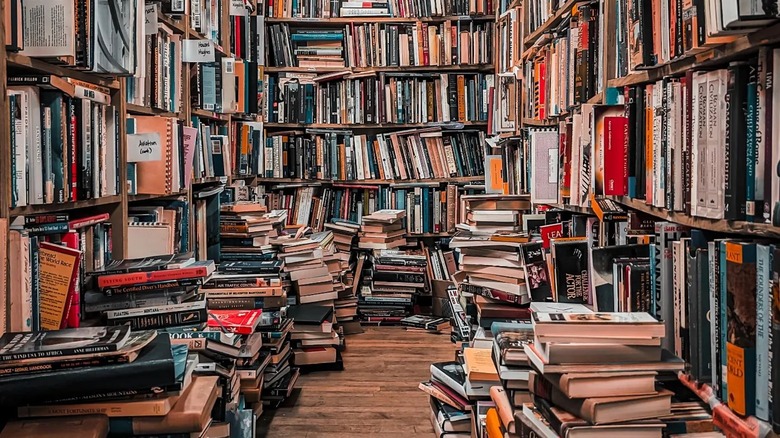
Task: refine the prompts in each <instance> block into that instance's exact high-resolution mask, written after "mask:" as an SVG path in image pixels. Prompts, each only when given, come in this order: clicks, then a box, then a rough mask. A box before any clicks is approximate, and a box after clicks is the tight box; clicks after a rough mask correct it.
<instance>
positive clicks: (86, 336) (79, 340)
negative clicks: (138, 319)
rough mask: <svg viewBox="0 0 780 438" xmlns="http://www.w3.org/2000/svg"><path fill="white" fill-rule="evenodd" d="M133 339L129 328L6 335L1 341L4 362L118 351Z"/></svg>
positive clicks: (0, 350)
mask: <svg viewBox="0 0 780 438" xmlns="http://www.w3.org/2000/svg"><path fill="white" fill-rule="evenodd" d="M129 336H130V328H129V327H127V326H117V327H85V328H74V329H64V330H56V331H45V332H32V333H6V334H4V335H3V336H2V337H0V362H5V361H15V360H22V359H38V358H45V357H51V358H56V357H62V356H75V355H88V354H93V353H107V352H111V351H117V350H119V349H120V348H122V346H123V345H124V344H125V342H127V338H128V337H129Z"/></svg>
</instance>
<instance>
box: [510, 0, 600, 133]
mask: <svg viewBox="0 0 780 438" xmlns="http://www.w3.org/2000/svg"><path fill="white" fill-rule="evenodd" d="M599 18H600V15H599V11H598V8H596V7H595V6H592V5H587V4H578V5H576V6H573V9H572V11H571V13H570V16H568V18H567V20H566V21H565V22H564V24H563V25H561V26H560V28H559V30H558V31H556V32H555V33H554V34H553V37H552V39H551V40H550V41H549V42H546V43H545V44H543V45H542V46H541V47H539V48H538V49H537V51H536V53H535V54H534V55H533V56H532V57H529V58H528V59H527V60H526V61H525V62H524V63H523V69H524V76H525V78H526V83H525V84H524V94H525V99H526V100H525V101H526V102H527V104H526V105H525V108H524V109H523V117H526V118H532V119H537V120H544V119H546V118H548V117H551V116H556V115H559V114H561V113H563V112H567V111H569V109H570V108H572V107H574V106H576V105H580V104H583V103H585V102H587V101H588V100H589V99H590V98H592V97H593V96H595V95H596V93H598V92H599V91H600V90H601V89H602V88H603V86H604V84H602V83H601V82H600V79H601V73H600V71H601V70H600V69H603V68H604V67H603V66H602V58H601V56H600V50H601V48H600V46H599V45H600V39H599V38H597V35H599V34H598V30H599V29H598V27H597V21H598V20H599Z"/></svg>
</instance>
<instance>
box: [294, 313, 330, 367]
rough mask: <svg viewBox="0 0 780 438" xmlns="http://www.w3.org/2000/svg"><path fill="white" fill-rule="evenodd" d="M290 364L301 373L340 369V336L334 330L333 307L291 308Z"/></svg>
mask: <svg viewBox="0 0 780 438" xmlns="http://www.w3.org/2000/svg"><path fill="white" fill-rule="evenodd" d="M289 316H290V318H291V319H292V320H293V329H292V343H293V362H294V363H295V366H298V367H301V368H302V369H303V370H306V371H310V370H341V369H343V368H344V364H343V362H342V360H341V354H340V353H339V346H340V345H341V341H340V337H339V335H338V333H336V331H335V330H334V328H333V327H334V322H335V318H334V312H333V306H323V305H317V304H301V305H298V306H291V307H290V312H289Z"/></svg>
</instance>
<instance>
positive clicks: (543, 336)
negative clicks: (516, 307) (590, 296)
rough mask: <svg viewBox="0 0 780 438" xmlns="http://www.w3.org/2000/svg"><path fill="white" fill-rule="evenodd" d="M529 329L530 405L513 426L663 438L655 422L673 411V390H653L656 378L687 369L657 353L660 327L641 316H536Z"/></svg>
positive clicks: (549, 432)
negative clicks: (530, 332) (662, 374)
mask: <svg viewBox="0 0 780 438" xmlns="http://www.w3.org/2000/svg"><path fill="white" fill-rule="evenodd" d="M533 327H534V342H533V344H528V345H526V346H525V352H526V354H527V355H528V359H529V361H530V363H531V365H532V367H533V369H534V371H532V372H531V374H530V377H529V389H530V391H531V393H532V396H533V403H527V404H525V405H524V406H523V409H522V411H521V412H518V413H517V418H518V419H519V420H520V423H522V425H521V426H519V427H518V429H519V428H522V429H523V430H524V431H526V432H525V433H528V432H530V431H535V432H536V433H540V432H539V431H542V432H541V434H542V436H555V434H560V435H562V436H564V435H566V433H567V431H568V432H569V433H571V432H573V431H575V430H582V431H586V430H587V431H590V432H591V433H596V432H597V433H598V434H599V436H615V437H618V436H621V437H622V436H631V435H634V434H637V433H643V434H647V436H659V437H660V436H661V430H662V429H663V428H664V423H663V422H661V421H659V418H661V417H666V416H669V415H670V414H671V405H672V400H671V399H672V392H671V391H668V390H666V389H661V390H658V389H657V384H658V382H657V381H656V380H657V379H656V378H657V375H658V373H659V372H679V371H682V370H683V369H684V368H685V363H684V362H683V361H682V360H681V359H679V358H677V357H676V356H674V355H673V354H671V353H669V352H668V351H666V350H664V349H662V348H661V340H662V338H663V337H664V334H665V328H664V323H663V322H659V321H657V320H655V319H654V318H653V317H652V316H650V315H649V314H647V313H639V312H637V313H542V312H539V313H534V315H533ZM594 347H595V348H594ZM503 425H504V426H505V425H506V423H503Z"/></svg>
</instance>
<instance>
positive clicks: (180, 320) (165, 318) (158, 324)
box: [111, 308, 207, 330]
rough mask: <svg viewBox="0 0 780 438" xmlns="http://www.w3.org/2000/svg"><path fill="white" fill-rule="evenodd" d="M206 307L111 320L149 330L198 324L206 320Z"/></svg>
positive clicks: (136, 328)
mask: <svg viewBox="0 0 780 438" xmlns="http://www.w3.org/2000/svg"><path fill="white" fill-rule="evenodd" d="M206 319H207V315H206V309H205V308H203V309H196V310H182V311H179V312H171V313H157V314H153V315H138V316H128V317H121V318H116V319H113V320H111V323H112V324H115V325H129V326H130V327H131V328H132V329H133V330H148V329H155V328H164V327H171V326H176V325H184V324H196V323H201V322H204V321H206Z"/></svg>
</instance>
